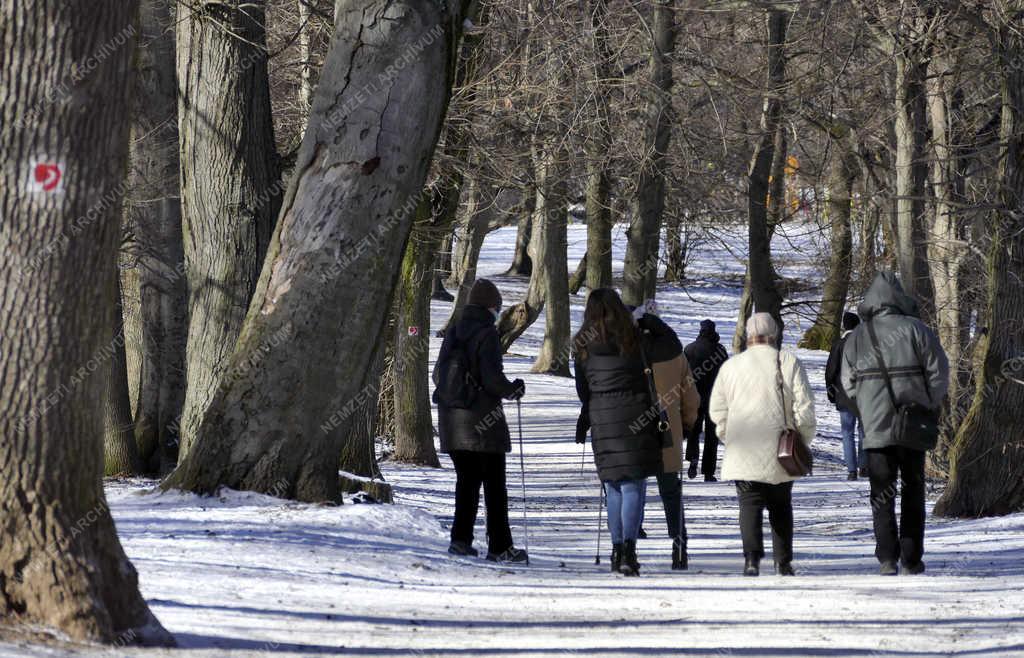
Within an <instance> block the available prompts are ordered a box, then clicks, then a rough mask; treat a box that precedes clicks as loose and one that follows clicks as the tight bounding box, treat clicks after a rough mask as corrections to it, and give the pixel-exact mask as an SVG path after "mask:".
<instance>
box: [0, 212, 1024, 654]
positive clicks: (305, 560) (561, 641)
mask: <svg viewBox="0 0 1024 658" xmlns="http://www.w3.org/2000/svg"><path fill="white" fill-rule="evenodd" d="M809 235H810V233H809V232H807V231H801V230H800V228H799V227H797V228H795V229H790V230H789V231H788V232H784V233H781V234H780V235H779V236H777V237H776V249H777V250H778V251H779V252H780V253H781V254H782V255H783V258H782V259H780V262H781V267H780V270H781V271H782V273H783V274H784V275H786V276H792V277H802V278H807V277H812V276H814V273H815V272H816V270H817V269H818V268H819V267H820V264H819V263H818V262H814V261H811V260H809V259H808V258H806V257H804V256H803V254H806V253H814V252H815V251H817V249H816V248H813V249H812V248H810V245H809V244H808V243H807V240H809V239H810V238H809V237H808V236H809ZM514 240H515V231H514V229H503V230H501V231H499V232H497V233H494V234H492V235H490V236H489V237H488V239H487V241H486V243H485V245H484V249H483V253H482V257H481V267H480V274H481V276H487V277H490V278H493V279H495V280H496V281H497V282H498V283H499V286H500V287H501V288H502V289H503V291H504V292H505V298H506V305H507V304H510V303H513V302H515V301H517V300H518V299H519V298H521V296H522V294H523V293H524V291H525V282H524V281H519V280H513V279H506V278H504V277H502V276H501V273H502V272H504V270H505V269H506V268H507V267H508V264H509V262H510V260H511V251H512V245H513V243H514ZM569 243H570V247H569V253H570V268H572V267H575V264H576V261H577V259H578V258H579V257H580V256H581V255H582V252H583V250H584V246H585V229H584V227H582V226H579V225H574V226H571V227H570V234H569ZM741 245H742V235H738V236H737V239H736V240H735V241H732V244H727V243H720V242H707V243H705V244H704V245H703V246H702V248H701V250H700V252H699V254H698V256H699V258H698V259H697V261H696V262H695V263H693V264H692V265H691V268H690V271H689V274H690V277H691V279H692V281H691V283H690V284H688V286H687V287H686V288H685V289H679V288H663V289H662V290H660V291H659V294H658V300H659V304H660V307H661V310H662V315H663V317H664V318H665V319H666V321H668V322H669V324H671V325H672V326H674V327H675V328H676V330H677V331H678V332H679V334H680V336H681V338H682V339H683V340H684V342H688V341H689V340H692V339H693V338H694V337H695V336H696V333H697V324H698V323H699V321H700V320H702V319H704V318H711V319H713V320H715V321H716V322H718V324H719V331H720V333H721V334H722V336H723V339H724V340H725V341H726V342H727V341H728V340H729V339H730V338H731V335H732V331H733V328H734V318H735V313H736V307H737V300H738V296H739V290H738V288H737V287H736V285H737V281H738V279H739V277H740V275H741V274H742V265H741V264H740V263H739V262H738V261H737V259H736V257H735V256H734V255H733V254H735V253H737V252H739V251H741ZM622 248H623V236H622V229H621V227H620V228H619V229H618V230H617V232H616V249H617V251H616V254H615V256H616V271H617V272H621V268H622V255H623V254H622V252H621V250H622ZM583 301H584V298H583V297H582V296H579V297H577V298H575V299H574V307H573V329H574V330H575V329H576V328H577V327H578V325H579V322H580V319H581V315H582V303H583ZM449 310H450V305H449V304H443V303H435V306H434V312H433V322H434V326H435V328H436V327H437V326H438V325H440V324H441V323H443V322H444V321H445V319H446V318H447V315H448V313H449ZM798 323H799V324H800V325H802V326H803V327H804V328H806V326H807V323H808V321H807V320H806V319H800V318H797V316H796V315H792V316H791V317H789V318H787V325H788V326H787V333H786V337H787V342H788V343H789V344H790V345H792V344H794V343H795V341H796V340H797V339H798V338H799V334H800V332H799V331H798V330H797V329H796V325H797V324H798ZM543 327H544V322H543V317H542V318H541V319H540V320H538V322H537V323H536V324H535V325H534V326H533V327H532V328H531V329H530V330H529V331H528V332H527V333H526V334H525V335H524V336H523V338H522V339H521V340H520V341H519V342H517V343H516V344H515V345H514V346H513V352H514V354H513V355H510V356H509V357H507V358H506V370H507V371H508V373H509V375H510V377H516V376H519V377H523V378H524V379H525V380H526V382H527V396H526V398H525V399H524V403H523V408H522V412H523V430H524V434H525V445H526V456H525V463H526V487H527V491H528V507H527V510H528V518H529V521H530V534H529V548H530V554H531V556H532V564H531V566H529V567H516V568H503V567H499V566H495V565H493V564H490V563H487V562H485V561H484V560H482V559H467V558H461V559H459V558H453V557H450V556H448V555H447V554H446V553H445V549H446V547H447V544H448V531H447V527H448V524H449V523H450V520H451V513H452V503H451V499H452V490H453V486H454V472H453V471H452V469H451V464H450V462H449V461H448V460H447V458H446V457H442V463H443V464H444V468H442V469H440V470H432V469H420V468H408V467H401V466H394V465H389V464H385V472H386V477H387V479H388V480H389V481H390V482H391V483H392V484H393V485H394V486H395V492H396V499H397V502H398V504H397V505H394V506H383V505H345V506H342V507H337V508H336V507H324V506H310V505H299V504H294V503H288V502H284V501H280V500H276V499H272V498H268V497H264V496H258V495H253V494H244V493H235V492H228V493H227V494H226V495H224V496H223V497H220V498H214V499H209V498H207V499H203V498H198V497H195V496H191V495H181V494H165V495H154V494H148V493H146V491H147V490H148V488H149V487H151V486H152V484H153V483H152V482H130V483H124V482H119V483H111V484H110V485H108V487H107V495H108V498H109V500H110V504H111V508H112V510H113V513H114V517H115V519H116V521H117V526H118V530H119V532H120V535H121V540H122V542H123V543H124V546H125V548H126V550H127V552H128V554H129V556H130V557H131V558H132V560H133V562H134V563H135V566H136V568H137V569H138V571H139V575H140V580H141V587H142V592H143V594H144V596H145V597H146V598H147V599H148V600H149V603H150V606H151V607H152V609H153V611H154V612H155V613H156V614H157V616H158V617H159V618H160V620H161V621H162V622H163V624H164V625H165V626H166V627H167V629H168V630H170V631H171V632H172V633H174V635H175V636H176V637H177V640H178V642H179V644H180V646H181V649H178V650H174V651H166V650H148V651H143V650H137V649H106V648H94V647H80V648H77V649H75V650H74V651H73V653H69V650H67V649H63V648H61V649H56V648H45V647H30V646H28V645H24V644H23V645H20V646H15V645H0V655H4V656H54V655H83V656H110V655H131V656H136V655H145V656H166V655H175V656H177V655H181V656H204V657H205V656H239V657H241V656H246V657H249V656H260V657H265V658H269V657H270V656H291V655H310V654H312V655H354V656H388V655H429V656H478V655H479V656H531V657H532V656H538V657H539V656H576V655H578V656H648V655H649V656H662V655H682V656H744V657H745V656H948V655H965V656H1010V655H1024V515H1016V516H1011V517H1006V518H1001V519H987V520H980V521H946V520H939V519H931V518H930V519H929V526H928V531H927V538H926V555H925V561H926V563H927V565H928V571H927V574H926V575H924V576H919V577H906V576H900V577H898V578H883V577H880V576H877V575H876V574H877V569H878V565H877V562H876V560H875V558H874V557H873V550H874V541H873V537H872V533H871V517H870V510H869V504H868V483H867V481H866V480H859V481H856V482H847V481H846V480H845V475H846V472H845V467H844V466H843V465H842V463H841V455H842V449H841V445H840V440H839V426H838V425H839V421H838V416H837V414H836V413H835V410H834V408H832V407H830V405H828V403H827V400H826V398H825V393H824V386H823V382H822V378H823V371H824V365H825V359H826V357H827V354H825V353H823V352H807V351H803V350H798V353H799V356H800V357H801V358H802V359H803V360H804V362H805V364H806V365H807V367H808V370H809V372H810V375H811V380H812V382H813V383H814V386H815V389H816V391H817V393H818V402H819V404H818V413H819V418H820V421H819V435H818V437H817V439H816V443H815V446H814V449H815V453H816V454H815V456H816V459H817V464H818V468H817V469H816V472H815V475H814V477H812V478H810V479H807V480H803V481H801V482H798V483H797V485H796V487H795V489H794V508H795V516H796V538H795V552H796V559H795V560H794V564H795V566H796V569H797V572H798V576H797V577H796V578H786V579H783V578H780V577H777V576H774V575H771V574H772V567H771V559H770V557H769V558H767V559H766V560H765V569H764V572H765V574H766V575H762V576H761V577H760V578H756V579H755V578H744V577H742V576H741V575H740V571H741V569H742V564H743V558H742V554H741V548H740V537H739V528H738V524H737V515H738V507H737V504H736V499H735V489H734V487H733V485H732V484H730V483H727V482H720V483H713V484H705V483H704V482H703V481H700V482H698V481H687V482H686V484H685V485H684V497H685V502H686V518H687V525H688V528H689V535H690V571H688V572H672V571H670V570H669V568H668V566H669V540H668V539H667V538H666V537H664V535H665V525H664V518H663V516H662V512H661V503H660V500H659V499H658V497H657V495H656V493H657V488H656V487H653V486H652V487H651V490H650V493H651V495H650V496H649V498H648V503H647V504H648V507H647V521H646V522H645V526H646V528H647V530H648V532H649V533H650V534H651V539H648V540H642V541H641V542H640V548H639V554H640V561H641V563H642V564H643V570H642V576H641V577H640V578H637V579H624V578H622V577H618V576H613V575H611V574H609V573H607V555H606V553H607V551H608V548H609V546H608V540H607V533H605V534H604V537H603V538H602V547H601V553H602V565H601V566H595V565H594V555H595V550H596V545H597V524H598V500H599V497H598V492H599V485H598V481H597V477H596V474H595V472H594V469H593V466H592V461H591V458H590V455H589V445H588V448H587V449H588V453H587V455H586V463H585V465H584V467H583V468H582V469H581V462H582V459H583V457H584V456H583V453H582V452H581V449H580V447H579V446H577V445H576V444H575V443H573V432H574V428H575V419H576V413H577V411H578V404H577V401H576V398H575V393H574V389H573V384H572V381H571V380H566V379H558V378H554V377H548V376H539V375H531V374H529V372H528V371H529V368H530V364H531V362H532V358H531V357H532V356H533V355H534V354H536V350H537V348H538V346H539V344H540V340H541V338H542V335H543ZM433 342H434V344H433V350H434V353H435V354H436V350H437V348H438V347H439V341H438V340H437V339H433ZM509 412H510V413H509V417H510V420H512V421H513V423H514V419H515V410H514V408H510V409H509ZM514 427H515V426H514V424H513V432H514V431H515V430H514ZM509 484H510V500H511V510H510V515H511V518H512V523H513V533H514V535H515V537H516V542H517V545H520V546H522V545H523V543H524V541H523V537H524V529H523V524H522V501H521V495H520V489H519V459H518V454H517V453H513V455H512V458H511V459H510V460H509ZM935 495H936V492H932V496H931V498H932V500H934V497H935ZM482 522H483V519H482V515H481V520H480V524H479V526H478V529H477V545H478V546H479V545H480V544H481V543H483V539H484V531H483V527H482ZM769 543H770V542H769Z"/></svg>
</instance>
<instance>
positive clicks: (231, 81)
mask: <svg viewBox="0 0 1024 658" xmlns="http://www.w3.org/2000/svg"><path fill="white" fill-rule="evenodd" d="M178 9H179V13H178V17H177V26H178V32H177V38H178V44H177V45H178V80H179V90H180V93H179V98H178V120H179V133H180V140H181V206H182V218H183V224H184V248H185V263H186V265H187V273H188V304H189V325H188V343H187V352H186V369H185V372H186V378H187V386H186V393H185V402H184V412H183V414H182V422H181V446H180V449H181V450H180V457H183V456H185V455H186V454H187V453H188V451H189V450H190V449H191V447H192V444H193V442H194V441H195V438H196V436H197V432H198V429H199V423H200V421H201V420H202V418H203V413H204V411H205V410H206V407H207V406H208V405H209V403H210V401H211V399H212V398H213V396H214V393H215V392H216V390H217V386H218V384H219V383H220V381H221V379H222V378H223V377H224V375H225V372H226V369H227V365H228V360H229V358H230V356H231V353H232V350H233V349H234V346H235V341H236V340H237V339H238V334H239V330H240V329H241V328H242V321H243V320H244V319H245V314H246V309H247V308H248V307H249V301H250V299H251V298H252V294H253V291H254V290H255V288H256V282H257V280H258V278H259V275H260V267H261V266H262V264H263V257H264V254H265V253H266V249H267V244H268V242H269V237H270V234H271V231H272V229H273V225H274V219H275V217H276V216H277V209H278V207H279V205H280V197H281V189H282V188H281V183H280V179H279V172H278V171H277V162H276V157H277V156H276V154H275V151H274V126H273V122H272V121H271V114H270V88H269V83H268V79H267V52H266V45H265V43H266V32H265V28H264V2H263V0H255V1H253V2H245V3H243V2H241V0H232V1H231V2H213V1H212V0H202V1H201V2H199V3H198V4H195V5H187V4H182V5H179V6H178ZM180 457H179V458H180Z"/></svg>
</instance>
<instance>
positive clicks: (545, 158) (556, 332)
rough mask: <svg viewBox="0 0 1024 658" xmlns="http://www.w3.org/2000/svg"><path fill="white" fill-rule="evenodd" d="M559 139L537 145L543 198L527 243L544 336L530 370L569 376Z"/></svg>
mask: <svg viewBox="0 0 1024 658" xmlns="http://www.w3.org/2000/svg"><path fill="white" fill-rule="evenodd" d="M560 140H561V137H560V136H557V137H551V138H549V139H548V140H547V143H544V144H542V145H538V146H539V152H538V154H537V157H538V166H537V174H538V175H537V181H538V185H537V189H538V191H539V192H540V193H542V194H543V195H544V198H543V199H538V203H537V205H538V207H539V208H541V209H542V212H538V213H537V214H536V215H535V218H534V222H535V224H536V226H537V230H536V232H535V233H534V236H533V239H532V240H531V244H532V245H533V247H534V248H533V262H534V271H535V272H536V273H538V274H539V275H540V276H539V277H538V278H540V279H541V282H542V283H541V285H542V288H543V295H544V300H545V302H546V304H545V306H544V308H545V313H544V340H543V342H542V343H541V346H540V351H539V352H538V354H537V359H536V361H534V363H533V367H532V368H531V372H539V373H548V374H552V375H560V376H563V377H569V376H570V374H569V356H570V355H569V341H570V326H569V267H568V264H567V262H566V250H567V248H568V245H567V242H568V240H567V231H568V216H569V212H568V203H567V201H568V197H567V192H566V179H567V178H568V176H567V172H566V168H567V167H566V163H567V162H568V157H567V153H566V152H565V151H564V149H561V148H559V147H558V143H559V142H560ZM531 284H532V280H531Z"/></svg>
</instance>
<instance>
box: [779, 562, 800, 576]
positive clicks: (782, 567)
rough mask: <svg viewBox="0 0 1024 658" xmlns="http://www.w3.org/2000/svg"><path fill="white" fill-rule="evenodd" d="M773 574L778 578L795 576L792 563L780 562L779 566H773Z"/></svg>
mask: <svg viewBox="0 0 1024 658" xmlns="http://www.w3.org/2000/svg"><path fill="white" fill-rule="evenodd" d="M775 573H776V574H778V575H780V576H795V575H796V571H793V563H792V562H782V563H781V564H776V565H775Z"/></svg>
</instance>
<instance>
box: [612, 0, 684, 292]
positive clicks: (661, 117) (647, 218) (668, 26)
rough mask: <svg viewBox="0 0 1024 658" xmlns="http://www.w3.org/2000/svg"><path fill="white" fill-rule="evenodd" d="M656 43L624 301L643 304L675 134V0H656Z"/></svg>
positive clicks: (649, 288)
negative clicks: (673, 69)
mask: <svg viewBox="0 0 1024 658" xmlns="http://www.w3.org/2000/svg"><path fill="white" fill-rule="evenodd" d="M653 22H654V25H653V28H652V29H653V32H654V43H653V44H651V56H650V85H649V90H650V91H649V93H650V98H649V99H648V100H647V109H646V113H647V117H646V127H645V130H644V143H645V145H646V151H647V153H646V157H645V161H644V162H643V163H642V164H641V165H640V175H639V180H638V181H637V190H636V214H635V216H634V217H633V222H632V224H631V226H630V227H629V231H628V233H627V237H628V240H627V244H626V260H625V264H624V271H623V283H622V301H624V302H625V303H626V304H632V305H634V306H640V305H641V304H643V303H644V301H645V300H647V299H652V298H653V297H654V294H655V290H656V286H657V281H658V243H659V241H660V236H661V221H662V215H663V213H664V211H665V172H664V168H665V157H666V154H667V152H668V147H669V141H670V140H671V138H672V53H673V51H674V50H675V39H676V24H675V0H656V1H655V3H654V21H653Z"/></svg>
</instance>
